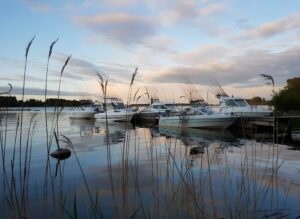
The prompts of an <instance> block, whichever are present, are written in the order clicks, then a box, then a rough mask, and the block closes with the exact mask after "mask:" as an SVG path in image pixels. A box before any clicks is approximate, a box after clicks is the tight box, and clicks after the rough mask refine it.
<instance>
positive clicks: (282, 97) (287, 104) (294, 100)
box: [272, 77, 300, 111]
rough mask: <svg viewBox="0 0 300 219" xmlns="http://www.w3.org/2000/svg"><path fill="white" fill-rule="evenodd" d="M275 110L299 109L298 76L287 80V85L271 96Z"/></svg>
mask: <svg viewBox="0 0 300 219" xmlns="http://www.w3.org/2000/svg"><path fill="white" fill-rule="evenodd" d="M272 103H273V105H274V106H275V107H276V109H277V110H282V111H289V110H300V77H297V78H291V79H288V80H287V85H286V86H285V87H284V88H283V89H282V90H280V91H279V92H278V93H275V95H274V96H273V98H272Z"/></svg>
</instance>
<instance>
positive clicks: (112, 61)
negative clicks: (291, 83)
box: [0, 0, 300, 102]
mask: <svg viewBox="0 0 300 219" xmlns="http://www.w3.org/2000/svg"><path fill="white" fill-rule="evenodd" d="M0 27H1V34H0V37H1V40H0V92H2V91H5V90H7V89H8V88H9V87H8V85H7V84H8V83H10V84H12V86H13V90H12V95H17V96H18V97H20V96H19V95H20V94H21V92H22V86H23V74H24V65H25V49H26V46H27V44H28V42H29V41H30V40H31V38H32V37H33V36H35V39H34V41H33V43H32V45H31V47H30V50H29V54H28V62H27V70H26V79H25V95H26V96H25V99H26V98H27V99H28V98H37V99H43V98H44V90H45V78H46V67H47V58H48V52H49V47H50V45H51V43H52V42H53V41H54V40H56V39H58V41H57V43H56V44H55V45H54V47H53V53H52V56H51V59H50V62H49V75H48V95H49V96H50V97H55V96H56V95H57V91H58V87H59V78H60V74H61V69H62V67H63V65H64V63H65V61H66V59H67V57H68V56H70V55H72V57H71V59H70V62H69V63H68V65H67V66H66V68H65V71H64V72H63V75H62V81H61V95H62V96H63V97H64V98H68V99H86V98H90V99H93V100H98V99H99V98H101V96H102V93H101V89H100V85H99V79H98V77H97V75H96V72H98V73H100V74H101V75H102V77H103V78H104V79H105V80H108V94H109V95H111V96H118V97H121V98H122V99H123V100H125V101H126V99H127V96H128V91H129V84H130V81H131V77H132V73H133V72H134V70H135V68H136V67H138V74H137V75H136V78H135V81H134V84H133V88H132V90H133V93H135V92H136V91H137V90H138V93H137V96H141V98H140V100H139V101H140V102H147V101H148V97H147V95H145V93H147V92H148V93H150V95H151V96H156V97H158V98H160V99H161V100H163V101H166V102H171V101H184V99H183V98H182V96H184V95H185V94H186V93H187V91H193V92H194V93H195V95H196V96H202V97H203V98H204V99H207V100H208V101H209V102H214V101H216V98H215V97H214V95H213V93H212V92H211V90H212V89H213V87H214V86H216V81H217V82H218V83H219V84H220V85H221V86H222V88H223V89H224V90H225V91H226V93H228V94H229V95H235V96H242V97H244V98H252V97H254V96H261V97H264V98H267V99H270V98H271V96H272V87H271V86H270V85H268V84H266V82H267V81H265V80H264V79H263V78H262V77H261V76H260V74H269V75H271V76H272V77H273V78H274V81H275V91H278V90H280V89H282V88H283V87H284V86H285V84H286V80H287V79H288V78H293V77H299V76H300V2H299V1H295V0H285V1H279V0H249V1H244V0H227V1H217V0H81V1H79V0H72V1H71V0H51V1H50V0H49V1H42V0H11V1H1V2H0Z"/></svg>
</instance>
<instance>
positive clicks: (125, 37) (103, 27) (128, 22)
mask: <svg viewBox="0 0 300 219" xmlns="http://www.w3.org/2000/svg"><path fill="white" fill-rule="evenodd" d="M73 21H74V22H75V24H77V25H79V26H82V27H84V28H87V29H88V30H90V31H92V32H94V33H96V34H98V35H99V37H103V38H105V39H107V40H115V41H117V42H118V43H121V44H125V45H128V44H139V43H141V42H142V41H143V40H144V39H145V38H147V37H149V36H152V35H154V34H155V32H156V25H157V22H156V20H155V19H153V18H151V17H146V16H137V15H130V14H126V13H112V14H98V15H94V16H75V17H73Z"/></svg>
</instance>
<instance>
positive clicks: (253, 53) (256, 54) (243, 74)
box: [148, 47, 300, 87]
mask: <svg viewBox="0 0 300 219" xmlns="http://www.w3.org/2000/svg"><path fill="white" fill-rule="evenodd" d="M299 60H300V47H297V48H292V49H287V50H285V51H282V52H278V53H272V52H270V51H268V50H258V49H257V50H250V51H247V52H246V53H244V54H241V55H235V56H233V55H232V56H231V57H229V58H228V59H227V60H224V61H220V60H215V61H208V62H205V63H201V64H198V65H197V64H194V65H188V66H187V65H179V66H175V67H171V68H165V69H160V70H157V71H156V72H155V74H152V75H150V74H149V75H148V77H149V80H151V81H153V82H156V83H179V82H181V83H191V82H192V83H195V84H202V85H207V82H208V81H209V79H210V78H215V79H217V80H218V81H219V82H220V83H221V84H222V85H233V84H244V85H245V86H251V84H252V85H253V87H255V86H254V83H253V78H255V77H257V76H258V75H259V74H261V73H264V74H271V75H272V76H273V77H274V79H275V83H276V84H284V83H285V80H286V78H291V77H297V76H299V75H300V62H299ZM263 84H264V81H263V80H261V84H260V85H263ZM257 86H259V83H257Z"/></svg>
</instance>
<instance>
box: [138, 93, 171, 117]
mask: <svg viewBox="0 0 300 219" xmlns="http://www.w3.org/2000/svg"><path fill="white" fill-rule="evenodd" d="M171 113H173V110H171V109H169V108H168V107H167V106H166V105H165V104H164V103H162V102H161V101H160V100H159V99H156V98H151V102H150V105H149V106H147V107H145V108H143V109H141V110H139V111H138V112H137V113H136V114H135V115H134V116H133V118H132V121H133V122H134V123H139V122H153V123H156V122H158V120H159V118H160V117H161V116H166V115H170V114H171Z"/></svg>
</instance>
